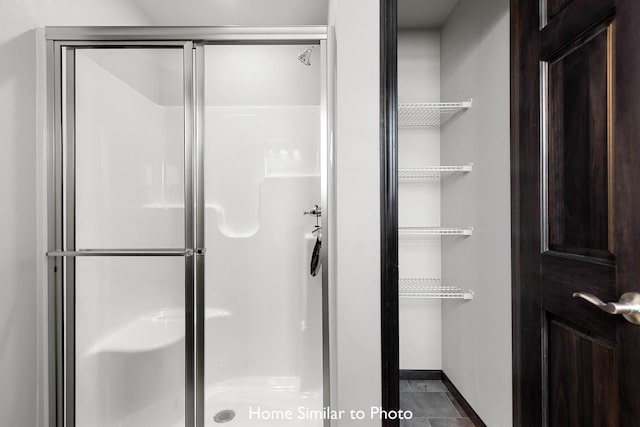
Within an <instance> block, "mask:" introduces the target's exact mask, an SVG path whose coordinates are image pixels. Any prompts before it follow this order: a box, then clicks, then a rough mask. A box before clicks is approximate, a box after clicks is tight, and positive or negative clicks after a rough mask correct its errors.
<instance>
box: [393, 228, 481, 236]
mask: <svg viewBox="0 0 640 427" xmlns="http://www.w3.org/2000/svg"><path fill="white" fill-rule="evenodd" d="M472 234H473V227H466V228H455V227H398V235H400V236H402V237H422V236H471V235H472Z"/></svg>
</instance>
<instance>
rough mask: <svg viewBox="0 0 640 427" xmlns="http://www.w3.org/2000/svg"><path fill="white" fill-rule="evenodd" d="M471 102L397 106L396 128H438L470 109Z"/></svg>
mask: <svg viewBox="0 0 640 427" xmlns="http://www.w3.org/2000/svg"><path fill="white" fill-rule="evenodd" d="M472 103H473V100H472V99H470V100H468V101H464V102H428V103H417V102H416V103H407V104H398V126H400V127H439V126H442V125H443V124H444V123H446V122H447V120H449V119H450V118H452V117H453V116H455V115H456V114H458V113H460V112H461V111H464V110H467V109H469V108H471V104H472Z"/></svg>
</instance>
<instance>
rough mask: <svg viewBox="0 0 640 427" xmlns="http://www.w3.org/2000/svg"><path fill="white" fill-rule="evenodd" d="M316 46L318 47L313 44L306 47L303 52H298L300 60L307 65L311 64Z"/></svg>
mask: <svg viewBox="0 0 640 427" xmlns="http://www.w3.org/2000/svg"><path fill="white" fill-rule="evenodd" d="M315 48H316V47H315V46H311V47H308V48H306V49H305V50H303V51H302V52H300V53H299V54H298V61H300V62H302V63H303V64H304V65H306V66H307V67H308V66H310V65H311V54H312V53H313V50H314V49H315Z"/></svg>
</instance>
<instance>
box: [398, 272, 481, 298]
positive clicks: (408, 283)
mask: <svg viewBox="0 0 640 427" xmlns="http://www.w3.org/2000/svg"><path fill="white" fill-rule="evenodd" d="M398 290H399V295H398V296H399V297H400V298H407V299H463V300H471V299H473V291H467V290H463V289H461V288H459V287H456V286H442V281H441V280H440V279H437V278H418V277H408V278H401V279H400V280H399V282H398Z"/></svg>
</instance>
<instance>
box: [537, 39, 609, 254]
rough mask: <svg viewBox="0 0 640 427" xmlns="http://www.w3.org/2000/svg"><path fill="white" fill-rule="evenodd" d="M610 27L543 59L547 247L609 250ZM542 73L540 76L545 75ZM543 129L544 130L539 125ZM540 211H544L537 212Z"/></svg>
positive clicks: (585, 251)
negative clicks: (545, 99)
mask: <svg viewBox="0 0 640 427" xmlns="http://www.w3.org/2000/svg"><path fill="white" fill-rule="evenodd" d="M611 31H612V30H611V26H608V27H605V28H602V29H599V30H598V32H596V33H595V34H593V35H590V37H588V38H587V39H586V40H584V41H581V42H580V43H579V44H577V45H570V46H569V47H568V48H565V49H563V50H561V51H560V52H559V57H558V58H555V59H552V60H550V61H548V62H547V61H545V62H544V63H543V67H546V68H548V71H547V72H546V73H545V74H543V76H542V78H543V82H542V84H543V85H545V86H546V88H547V91H548V95H547V100H548V101H547V104H546V105H543V108H546V109H547V111H548V113H547V126H548V127H547V130H546V132H547V135H548V136H547V137H548V159H547V161H548V165H549V166H548V176H547V182H548V195H549V207H548V211H547V215H548V223H549V231H548V232H549V249H551V250H553V251H559V252H567V253H574V254H580V255H587V256H593V257H598V258H607V259H611V258H613V254H612V253H611V251H610V242H609V236H610V227H609V225H610V219H612V218H610V216H611V215H610V214H609V213H610V210H611V209H610V198H609V187H610V185H611V182H610V179H609V177H610V175H609V167H608V165H609V160H610V159H609V153H610V144H611V142H612V141H610V138H609V136H610V132H609V129H610V126H609V125H610V123H609V117H610V114H609V112H610V104H609V102H608V101H609V96H610V93H609V84H608V82H609V77H610V76H609V74H610V72H609V70H610V66H609V65H610V59H611V52H610V49H609V46H610V43H609V37H610V35H611ZM545 75H546V81H545V80H544V79H545ZM543 132H545V129H543ZM543 214H544V213H543Z"/></svg>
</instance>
